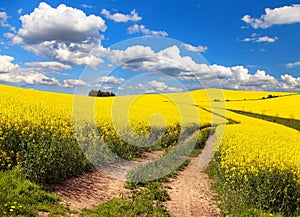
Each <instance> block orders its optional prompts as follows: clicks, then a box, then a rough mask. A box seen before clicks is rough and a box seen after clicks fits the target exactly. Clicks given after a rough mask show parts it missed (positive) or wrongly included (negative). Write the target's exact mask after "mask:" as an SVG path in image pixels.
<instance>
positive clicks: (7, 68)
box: [0, 55, 19, 74]
mask: <svg viewBox="0 0 300 217" xmlns="http://www.w3.org/2000/svg"><path fill="white" fill-rule="evenodd" d="M14 59H15V58H14V57H11V56H7V55H0V74H2V73H10V72H13V71H14V70H16V69H18V68H19V65H18V64H14V63H12V62H13V61H14Z"/></svg>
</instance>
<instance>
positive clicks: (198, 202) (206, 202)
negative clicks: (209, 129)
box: [164, 135, 220, 217]
mask: <svg viewBox="0 0 300 217" xmlns="http://www.w3.org/2000/svg"><path fill="white" fill-rule="evenodd" d="M214 140H215V137H214V136H213V135H211V136H210V137H209V138H208V140H207V142H206V145H205V148H204V150H203V152H202V154H200V155H199V156H198V157H196V158H191V162H190V164H189V165H188V166H187V168H186V169H185V170H184V171H182V172H179V174H178V176H177V177H176V178H174V179H171V180H170V181H169V182H168V183H166V184H167V185H168V186H170V187H171V189H169V190H168V193H169V194H170V197H171V200H169V201H167V202H165V204H164V205H165V207H166V208H167V209H168V210H169V211H170V213H171V215H172V216H174V217H177V216H178V217H182V216H185V217H187V216H194V217H204V216H206V217H216V216H219V215H220V209H219V208H218V204H217V202H216V201H215V200H214V196H215V194H216V193H215V192H214V191H213V190H212V189H211V188H210V187H211V185H212V180H210V179H209V178H208V175H207V174H206V173H204V172H203V169H204V168H205V167H206V166H207V164H208V163H209V161H210V160H211V158H212V157H213V152H212V145H213V143H214ZM200 164H201V167H200Z"/></svg>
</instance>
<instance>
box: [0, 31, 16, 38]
mask: <svg viewBox="0 0 300 217" xmlns="http://www.w3.org/2000/svg"><path fill="white" fill-rule="evenodd" d="M3 36H4V37H5V38H7V39H12V38H13V37H15V35H14V34H13V33H11V32H6V33H4V34H3Z"/></svg>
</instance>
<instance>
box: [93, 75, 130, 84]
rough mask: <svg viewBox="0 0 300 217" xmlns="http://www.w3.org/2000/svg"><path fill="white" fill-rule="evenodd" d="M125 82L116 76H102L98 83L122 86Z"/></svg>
mask: <svg viewBox="0 0 300 217" xmlns="http://www.w3.org/2000/svg"><path fill="white" fill-rule="evenodd" d="M124 81H125V79H124V78H117V77H115V76H102V77H100V78H98V79H97V80H96V81H95V82H96V83H110V84H122V83H123V82H124Z"/></svg>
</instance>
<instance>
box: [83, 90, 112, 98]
mask: <svg viewBox="0 0 300 217" xmlns="http://www.w3.org/2000/svg"><path fill="white" fill-rule="evenodd" d="M89 96H95V97H109V96H116V95H115V94H114V93H113V92H108V91H106V92H104V91H101V90H91V91H90V92H89Z"/></svg>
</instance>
